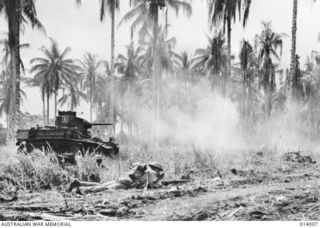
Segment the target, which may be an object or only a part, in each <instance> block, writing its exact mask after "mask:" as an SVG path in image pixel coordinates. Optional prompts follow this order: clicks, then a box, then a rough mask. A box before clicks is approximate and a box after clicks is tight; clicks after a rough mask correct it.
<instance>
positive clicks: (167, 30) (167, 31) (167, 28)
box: [165, 7, 169, 36]
mask: <svg viewBox="0 0 320 228" xmlns="http://www.w3.org/2000/svg"><path fill="white" fill-rule="evenodd" d="M168 17H169V16H168V7H167V8H166V25H165V26H166V36H168V33H169V22H168Z"/></svg>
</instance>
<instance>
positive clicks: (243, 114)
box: [242, 68, 247, 120]
mask: <svg viewBox="0 0 320 228" xmlns="http://www.w3.org/2000/svg"><path fill="white" fill-rule="evenodd" d="M246 72H247V71H246V69H245V68H244V69H243V81H242V116H243V120H245V119H246V101H247V97H246V74H247V73H246Z"/></svg>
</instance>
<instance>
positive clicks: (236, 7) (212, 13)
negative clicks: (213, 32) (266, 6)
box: [208, 0, 251, 94]
mask: <svg viewBox="0 0 320 228" xmlns="http://www.w3.org/2000/svg"><path fill="white" fill-rule="evenodd" d="M250 5H251V0H208V8H209V11H208V16H209V25H210V29H212V28H213V27H214V25H219V24H221V23H222V25H223V29H224V30H225V29H226V28H227V37H228V38H227V42H228V55H227V74H226V77H227V78H226V80H225V84H224V86H223V94H226V92H227V84H226V82H227V79H228V78H230V77H231V32H232V22H235V20H236V18H237V12H239V15H238V16H239V18H241V11H242V10H244V11H243V26H244V27H245V26H246V23H247V20H248V17H249V11H250Z"/></svg>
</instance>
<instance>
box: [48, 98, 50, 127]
mask: <svg viewBox="0 0 320 228" xmlns="http://www.w3.org/2000/svg"><path fill="white" fill-rule="evenodd" d="M49 102H50V94H49V93H47V124H49V120H50V104H49Z"/></svg>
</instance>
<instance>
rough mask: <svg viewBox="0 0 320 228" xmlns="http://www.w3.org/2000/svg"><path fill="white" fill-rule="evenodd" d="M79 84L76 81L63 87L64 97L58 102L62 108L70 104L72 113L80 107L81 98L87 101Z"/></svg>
mask: <svg viewBox="0 0 320 228" xmlns="http://www.w3.org/2000/svg"><path fill="white" fill-rule="evenodd" d="M77 84H78V82H76V81H74V82H72V83H70V84H67V85H63V95H62V97H61V98H60V99H59V100H58V103H59V104H60V107H62V106H64V105H66V104H68V106H69V109H70V110H71V111H74V110H76V108H77V107H78V106H79V105H80V98H82V99H84V100H85V99H86V95H85V94H84V93H83V92H82V91H81V90H80V89H79V88H78V86H75V85H77Z"/></svg>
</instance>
